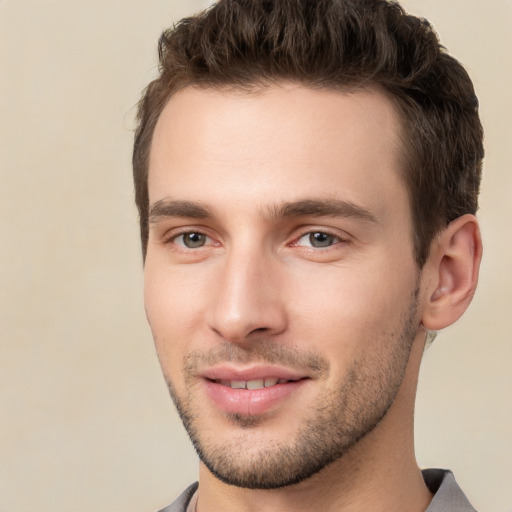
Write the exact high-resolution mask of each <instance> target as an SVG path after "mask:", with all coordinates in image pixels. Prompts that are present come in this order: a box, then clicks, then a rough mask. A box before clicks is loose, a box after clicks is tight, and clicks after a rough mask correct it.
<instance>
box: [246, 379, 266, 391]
mask: <svg viewBox="0 0 512 512" xmlns="http://www.w3.org/2000/svg"><path fill="white" fill-rule="evenodd" d="M264 387H265V381H264V380H263V379H256V380H249V381H247V389H261V388H264Z"/></svg>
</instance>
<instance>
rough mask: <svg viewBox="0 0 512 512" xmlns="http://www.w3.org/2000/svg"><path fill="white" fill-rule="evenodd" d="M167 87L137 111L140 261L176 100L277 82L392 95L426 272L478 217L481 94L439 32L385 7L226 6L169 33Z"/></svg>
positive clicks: (358, 3) (158, 85) (350, 0)
mask: <svg viewBox="0 0 512 512" xmlns="http://www.w3.org/2000/svg"><path fill="white" fill-rule="evenodd" d="M159 56H160V67H159V69H160V76H159V78H157V79H156V80H154V81H153V82H151V83H150V84H149V86H148V87H147V88H146V90H145V92H144V94H143V97H142V99H141V101H140V104H139V110H138V127H137V130H136V133H135V144H134V150H133V173H134V181H135V198H136V203H137V207H138V209H139V215H140V229H141V239H142V250H143V254H144V255H145V253H146V249H147V241H148V207H149V198H148V162H149V152H150V148H151V140H152V137H153V131H154V128H155V125H156V123H157V120H158V117H159V116H160V114H161V112H162V110H163V109H164V107H165V105H166V103H167V101H168V100H169V98H170V97H171V96H172V94H174V93H175V92H177V91H178V90H180V89H183V88H184V87H187V86H195V87H201V88H220V87H231V88H236V89H241V90H244V89H247V90H251V89H254V88H255V87H265V86H268V85H270V84H272V83H276V82H280V81H293V82H297V83H300V84H303V85H305V86H307V87H314V88H326V89H336V90H340V91H354V90H358V89H363V88H368V87H376V88H379V89H380V90H383V91H385V92H386V94H387V95H388V97H389V98H390V99H391V100H392V101H393V103H394V104H395V106H396V107H397V109H398V111H399V113H400V115H401V119H402V123H403V126H402V134H401V135H402V137H401V138H402V142H403V153H404V168H403V169H402V170H401V171H402V173H403V176H404V179H405V182H406V184H407V187H408V191H409V195H410V203H411V211H412V218H413V227H414V233H413V241H414V251H415V258H416V261H417V263H418V265H419V267H420V268H421V267H422V266H423V264H424V263H425V261H426V258H427V256H428V254H429V249H430V244H431V242H432V240H433V238H434V237H435V235H436V234H437V233H438V232H439V231H440V230H441V229H443V228H444V227H445V226H446V225H447V224H448V223H449V222H451V221H452V220H454V219H455V218H457V217H459V216H461V215H464V214H465V213H475V212H476V210H477V208H478V192H479V188H480V178H481V165H482V159H483V155H484V151H483V144H482V139H483V130H482V126H481V123H480V120H479V116H478V100H477V98H476V96H475V92H474V89H473V84H472V82H471V79H470V78H469V76H468V74H467V73H466V71H465V70H464V68H463V67H462V65H461V64H460V63H459V62H458V61H457V60H455V59H454V58H453V57H451V56H450V55H448V54H447V52H446V51H445V49H444V48H443V47H442V46H441V45H440V43H439V40H438V37H437V35H436V33H435V32H434V31H433V29H432V27H431V26H430V24H429V23H428V22H427V21H426V20H424V19H419V18H416V17H414V16H410V15H408V14H406V13H405V12H404V10H403V9H402V8H401V7H400V6H399V5H398V3H396V2H392V1H386V0H220V1H219V2H218V3H216V4H214V5H213V6H212V7H211V8H209V9H207V10H206V11H204V12H202V13H200V14H199V15H197V16H194V17H190V18H185V19H183V20H182V21H180V22H179V23H178V24H177V25H176V26H174V27H173V28H171V29H169V30H167V31H165V32H164V33H163V34H162V36H161V38H160V42H159Z"/></svg>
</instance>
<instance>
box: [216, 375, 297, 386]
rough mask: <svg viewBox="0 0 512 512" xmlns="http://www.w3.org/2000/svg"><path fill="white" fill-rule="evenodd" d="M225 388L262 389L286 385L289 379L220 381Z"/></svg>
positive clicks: (269, 378) (267, 378)
mask: <svg viewBox="0 0 512 512" xmlns="http://www.w3.org/2000/svg"><path fill="white" fill-rule="evenodd" d="M217 382H219V383H220V384H222V385H223V386H226V387H228V388H232V389H262V388H269V387H271V386H275V385H276V384H286V383H287V382H289V381H288V380H287V379H278V378H277V377H266V378H265V379H254V380H248V381H245V380H219V381H217Z"/></svg>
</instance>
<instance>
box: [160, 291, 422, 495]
mask: <svg viewBox="0 0 512 512" xmlns="http://www.w3.org/2000/svg"><path fill="white" fill-rule="evenodd" d="M417 302H418V289H416V290H415V291H414V292H413V301H412V302H411V305H410V307H409V311H407V313H406V314H405V315H403V317H402V319H401V322H400V325H399V327H398V329H396V330H395V331H393V332H390V333H387V334H385V335H383V337H382V339H381V343H382V344H390V345H389V346H390V348H389V349H388V350H389V351H388V352H383V353H384V354H385V357H380V354H377V355H376V354H372V353H370V351H367V352H368V353H366V352H365V353H363V354H362V356H361V357H360V358H358V359H357V360H356V361H353V363H352V365H351V367H350V368H349V370H348V372H347V374H346V375H345V378H344V380H343V382H340V383H338V385H337V386H336V387H333V388H332V389H325V390H323V391H322V393H321V394H319V395H318V397H317V400H316V404H315V405H314V406H312V408H311V411H310V413H309V414H307V415H306V416H305V417H304V418H303V419H302V422H301V424H300V426H299V428H298V429H297V431H296V434H295V435H294V436H292V435H289V436H287V438H286V439H284V440H279V441H278V440H273V441H268V442H267V443H266V446H265V447H263V448H261V449H259V450H258V451H257V452H256V453H253V454H252V455H249V452H250V450H249V449H250V448H252V447H253V444H254V443H253V439H252V438H253V435H252V434H253V432H254V430H255V429H257V428H258V427H259V426H260V424H262V423H264V421H265V420H264V418H263V419H262V418H259V417H250V416H242V415H237V414H230V415H227V418H228V420H229V421H230V423H231V424H233V425H235V426H237V427H239V429H240V435H239V436H236V437H235V439H232V440H230V441H226V442H220V443H219V442H218V439H216V437H215V432H212V433H210V434H209V435H207V434H205V432H204V430H205V428H204V423H205V418H204V417H203V418H202V419H201V416H200V411H196V410H194V400H193V393H192V388H193V385H192V384H191V385H189V386H187V388H186V389H187V391H186V393H185V394H184V396H178V394H177V392H176V390H175V388H174V386H173V384H172V383H171V382H170V381H169V380H167V384H168V387H169V391H170V394H171V397H172V399H173V401H174V404H175V406H176V408H177V410H178V413H179V415H180V417H181V420H182V421H183V424H184V426H185V429H186V430H187V433H188V435H189V437H190V439H191V441H192V443H193V445H194V448H195V450H196V452H197V453H198V455H199V458H200V459H201V461H202V462H203V463H204V464H205V466H206V467H207V468H208V469H209V470H210V472H211V473H212V474H213V475H215V476H216V477H217V478H218V479H219V480H221V481H222V482H224V483H226V484H229V485H234V486H237V487H243V488H249V489H277V488H280V487H285V486H289V485H293V484H297V483H299V482H302V481H303V480H306V479H307V478H309V477H311V476H313V475H314V474H316V473H318V472H319V471H320V470H322V469H323V468H325V467H326V466H328V465H329V464H331V463H333V462H334V461H336V460H338V459H340V458H341V457H343V456H344V455H345V454H346V453H347V452H348V451H349V450H350V449H351V448H352V447H354V446H355V445H357V444H358V442H359V441H360V440H361V439H363V438H364V437H365V436H366V435H367V434H369V433H370V432H371V431H372V430H373V429H374V428H375V427H376V426H377V425H378V424H379V422H380V421H381V420H382V419H383V418H384V416H385V415H386V413H387V411H388V410H389V408H390V407H391V405H392V404H393V402H394V399H395V397H396V395H397V393H398V391H399V389H400V386H401V384H402V381H403V378H404V375H405V371H406V367H407V363H408V361H409V356H410V352H411V348H412V343H413V341H414V338H415V335H416V332H417V327H418V324H417V319H416V316H417ZM254 347H257V348H256V349H254ZM385 350H386V349H385ZM254 352H255V353H254ZM221 358H222V359H221ZM198 359H200V360H201V361H206V360H208V361H212V360H216V359H220V360H224V361H225V360H230V361H236V362H239V363H243V362H247V361H264V362H268V363H279V362H281V363H287V364H290V363H291V362H292V361H293V362H295V363H299V361H300V365H302V366H304V365H306V364H307V365H308V367H309V368H310V369H314V370H315V371H316V372H317V375H324V376H325V375H326V374H327V373H328V368H329V365H328V363H327V362H326V361H325V360H323V359H322V358H320V357H319V356H318V355H317V354H316V353H308V354H304V353H300V354H299V353H297V352H295V351H293V350H292V349H287V348H284V347H282V346H279V345H276V344H275V342H273V343H267V342H266V340H262V341H261V342H255V344H253V345H251V348H250V349H245V348H242V347H240V346H238V345H229V346H227V345H225V346H222V347H220V348H219V349H218V350H216V351H211V352H210V353H209V354H208V355H204V354H190V355H189V357H188V358H187V360H188V362H187V364H186V365H185V370H184V375H185V382H186V383H187V380H191V379H187V375H190V374H192V373H193V368H194V366H195V365H196V364H197V361H198ZM307 361H309V363H307ZM300 365H299V364H296V365H295V366H296V367H300ZM198 413H199V414H198ZM206 422H207V418H206ZM263 428H264V427H263Z"/></svg>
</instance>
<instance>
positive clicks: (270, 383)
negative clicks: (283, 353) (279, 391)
mask: <svg viewBox="0 0 512 512" xmlns="http://www.w3.org/2000/svg"><path fill="white" fill-rule="evenodd" d="M281 380H284V379H281ZM278 382H279V379H277V378H275V377H267V378H266V379H265V387H266V388H269V387H270V386H275V385H276V384H277V383H278Z"/></svg>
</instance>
